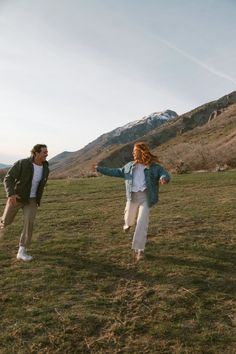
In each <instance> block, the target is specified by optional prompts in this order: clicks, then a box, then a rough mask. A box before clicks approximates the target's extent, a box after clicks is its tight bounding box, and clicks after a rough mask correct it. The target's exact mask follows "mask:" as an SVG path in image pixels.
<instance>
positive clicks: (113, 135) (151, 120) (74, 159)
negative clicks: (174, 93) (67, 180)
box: [49, 110, 178, 178]
mask: <svg viewBox="0 0 236 354" xmlns="http://www.w3.org/2000/svg"><path fill="white" fill-rule="evenodd" d="M177 117H178V115H177V113H176V112H174V111H171V110H166V111H164V112H155V113H152V114H150V115H148V116H145V117H143V118H142V119H139V120H136V121H134V122H130V123H128V124H126V125H124V126H123V127H119V128H116V129H114V130H112V131H111V132H108V133H106V134H103V135H101V136H100V137H98V138H97V139H96V140H94V141H92V142H91V143H89V144H88V145H86V146H85V147H84V148H83V149H81V150H78V151H75V152H63V153H61V154H59V155H57V156H55V157H54V158H53V159H51V160H50V161H49V162H50V169H51V171H52V172H51V177H60V178H64V177H75V176H77V177H78V176H81V175H87V174H88V173H89V170H90V168H91V164H92V162H97V161H101V160H103V159H104V158H106V157H107V156H109V155H110V154H111V153H112V152H115V151H116V150H117V149H119V148H120V147H121V146H123V145H125V144H127V143H129V142H130V141H134V140H137V139H141V138H143V136H145V135H146V134H147V133H149V132H151V131H152V130H153V129H157V128H158V127H160V126H162V125H165V124H166V123H167V122H169V121H172V120H174V119H175V118H177ZM125 158H126V159H127V158H129V156H128V155H127V156H124V159H125Z"/></svg>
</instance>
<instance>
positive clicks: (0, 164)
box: [0, 163, 10, 169]
mask: <svg viewBox="0 0 236 354" xmlns="http://www.w3.org/2000/svg"><path fill="white" fill-rule="evenodd" d="M9 167H10V165H6V164H5V163H0V169H3V168H9Z"/></svg>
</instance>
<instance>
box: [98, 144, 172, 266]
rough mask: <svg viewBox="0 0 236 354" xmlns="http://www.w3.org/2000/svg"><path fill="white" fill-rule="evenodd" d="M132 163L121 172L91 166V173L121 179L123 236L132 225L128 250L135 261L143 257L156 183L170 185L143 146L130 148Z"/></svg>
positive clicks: (165, 174) (154, 159) (156, 162)
mask: <svg viewBox="0 0 236 354" xmlns="http://www.w3.org/2000/svg"><path fill="white" fill-rule="evenodd" d="M133 157H134V161H131V162H129V163H127V164H126V165H125V166H123V167H122V168H108V167H101V166H96V165H94V166H93V171H94V172H95V171H97V172H100V173H102V174H103V175H107V176H112V177H123V178H124V179H125V185H126V197H127V202H126V207H125V213H124V226H123V229H124V231H125V232H128V231H129V230H130V227H131V226H132V225H134V224H135V221H136V217H137V222H136V227H135V231H134V236H133V241H132V249H134V250H135V252H136V255H137V260H140V259H142V258H143V257H144V249H145V245H146V241H147V230H148V223H149V209H150V207H152V206H153V205H154V204H156V203H157V201H158V194H159V182H160V183H161V184H166V183H168V182H169V181H170V175H169V174H168V172H167V171H166V170H165V169H164V168H163V167H162V166H161V165H159V164H158V159H157V157H156V156H155V155H153V154H152V153H151V152H150V150H149V148H148V147H147V145H146V144H145V143H144V142H138V143H135V145H134V148H133Z"/></svg>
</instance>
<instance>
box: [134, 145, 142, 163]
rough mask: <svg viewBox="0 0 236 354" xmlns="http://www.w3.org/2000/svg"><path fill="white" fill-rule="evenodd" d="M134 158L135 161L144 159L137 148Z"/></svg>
mask: <svg viewBox="0 0 236 354" xmlns="http://www.w3.org/2000/svg"><path fill="white" fill-rule="evenodd" d="M133 157H134V161H138V160H141V158H142V153H141V151H140V150H139V149H138V148H137V147H136V146H135V147H134V149H133Z"/></svg>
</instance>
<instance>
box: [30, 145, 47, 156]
mask: <svg viewBox="0 0 236 354" xmlns="http://www.w3.org/2000/svg"><path fill="white" fill-rule="evenodd" d="M43 148H47V145H45V144H36V145H34V147H33V149H32V150H31V156H35V154H36V152H38V153H40V152H41V150H42V149H43Z"/></svg>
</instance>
